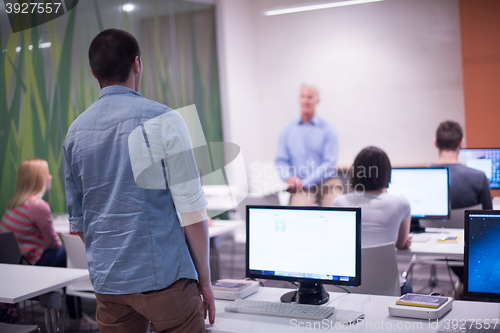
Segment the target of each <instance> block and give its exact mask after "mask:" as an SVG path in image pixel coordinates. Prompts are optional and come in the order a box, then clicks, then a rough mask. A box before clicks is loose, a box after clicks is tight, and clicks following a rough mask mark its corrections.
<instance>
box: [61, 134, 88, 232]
mask: <svg viewBox="0 0 500 333" xmlns="http://www.w3.org/2000/svg"><path fill="white" fill-rule="evenodd" d="M72 149H73V144H72V140H71V138H69V135H68V137H67V138H66V141H65V142H64V145H63V155H64V181H65V182H64V185H65V194H66V208H67V210H68V220H69V226H70V231H71V232H78V233H80V232H83V209H82V207H83V195H82V192H81V191H80V189H81V183H80V180H78V179H75V177H74V176H73V175H74V173H73V166H72V159H73V156H72ZM75 174H78V173H75Z"/></svg>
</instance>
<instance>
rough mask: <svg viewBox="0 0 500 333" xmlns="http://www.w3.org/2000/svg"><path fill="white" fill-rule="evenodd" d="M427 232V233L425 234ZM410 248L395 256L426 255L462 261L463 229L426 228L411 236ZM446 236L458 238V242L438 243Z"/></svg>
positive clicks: (398, 252) (400, 251)
mask: <svg viewBox="0 0 500 333" xmlns="http://www.w3.org/2000/svg"><path fill="white" fill-rule="evenodd" d="M427 231H428V232H427ZM411 236H412V237H413V240H412V243H411V247H410V249H408V250H399V251H397V254H401V255H404V254H407V255H413V254H416V255H426V256H438V257H448V258H450V259H459V260H463V259H464V229H452V228H448V229H445V228H443V229H440V228H426V232H424V233H421V234H412V235H411ZM448 236H459V238H458V242H455V243H448V242H438V239H440V238H443V237H448Z"/></svg>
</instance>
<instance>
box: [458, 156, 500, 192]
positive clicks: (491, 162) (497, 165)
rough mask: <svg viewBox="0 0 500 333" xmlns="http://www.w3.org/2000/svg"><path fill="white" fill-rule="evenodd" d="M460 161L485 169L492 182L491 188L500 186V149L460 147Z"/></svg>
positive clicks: (474, 167) (475, 167)
mask: <svg viewBox="0 0 500 333" xmlns="http://www.w3.org/2000/svg"><path fill="white" fill-rule="evenodd" d="M458 162H459V163H461V164H463V165H466V166H468V167H469V168H473V169H477V170H480V171H483V172H484V173H485V174H486V178H488V181H489V182H490V188H495V189H498V188H500V149H493V148H488V149H471V148H467V149H460V153H459V154H458Z"/></svg>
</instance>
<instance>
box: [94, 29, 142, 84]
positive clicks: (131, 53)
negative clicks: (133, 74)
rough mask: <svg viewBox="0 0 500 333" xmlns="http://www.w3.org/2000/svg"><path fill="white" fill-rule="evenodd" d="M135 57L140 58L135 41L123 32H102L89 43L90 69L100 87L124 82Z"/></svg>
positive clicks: (114, 30)
mask: <svg viewBox="0 0 500 333" xmlns="http://www.w3.org/2000/svg"><path fill="white" fill-rule="evenodd" d="M137 56H139V57H140V56H141V50H140V49H139V44H138V43H137V40H136V39H135V37H134V36H132V35H131V34H129V33H128V32H126V31H123V30H118V29H107V30H104V31H102V32H100V33H99V34H98V35H97V36H95V37H94V39H93V40H92V43H90V48H89V61H90V68H92V71H93V72H94V75H95V76H96V78H97V80H98V81H99V83H100V84H101V86H103V85H110V84H114V83H122V82H125V81H126V80H127V79H128V76H129V74H130V69H131V68H132V63H133V62H134V59H135V57H137Z"/></svg>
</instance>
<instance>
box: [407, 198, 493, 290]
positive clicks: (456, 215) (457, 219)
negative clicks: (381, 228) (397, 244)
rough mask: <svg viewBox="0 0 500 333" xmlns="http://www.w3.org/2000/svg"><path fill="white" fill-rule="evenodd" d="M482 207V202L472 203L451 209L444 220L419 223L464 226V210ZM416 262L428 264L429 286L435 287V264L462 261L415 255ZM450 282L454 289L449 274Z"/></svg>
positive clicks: (448, 226) (425, 225) (459, 263)
mask: <svg viewBox="0 0 500 333" xmlns="http://www.w3.org/2000/svg"><path fill="white" fill-rule="evenodd" d="M481 209H483V206H482V204H479V205H474V206H471V207H465V208H457V209H452V210H451V212H450V218H449V219H446V220H420V225H421V226H422V227H434V228H456V229H463V228H464V216H465V211H466V210H481ZM415 262H416V263H419V264H424V265H430V276H429V283H428V285H429V287H431V291H432V288H433V287H435V286H436V285H437V284H438V279H437V274H436V265H446V266H447V267H448V268H449V267H450V266H463V261H461V260H447V259H446V258H436V257H427V256H425V257H417V258H416V261H415ZM450 283H451V285H452V287H453V289H454V285H455V282H454V281H453V279H452V278H451V275H450Z"/></svg>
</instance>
